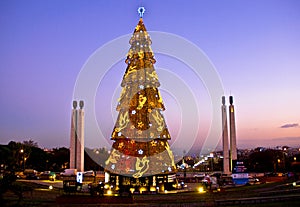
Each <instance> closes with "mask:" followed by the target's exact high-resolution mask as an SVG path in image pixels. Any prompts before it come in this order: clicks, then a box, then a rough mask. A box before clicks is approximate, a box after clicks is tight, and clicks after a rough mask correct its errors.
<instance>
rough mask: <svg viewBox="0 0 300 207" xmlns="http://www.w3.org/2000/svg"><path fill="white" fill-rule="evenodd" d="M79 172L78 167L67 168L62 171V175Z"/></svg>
mask: <svg viewBox="0 0 300 207" xmlns="http://www.w3.org/2000/svg"><path fill="white" fill-rule="evenodd" d="M76 174H77V169H65V170H64V171H63V172H61V173H60V175H61V176H73V175H76Z"/></svg>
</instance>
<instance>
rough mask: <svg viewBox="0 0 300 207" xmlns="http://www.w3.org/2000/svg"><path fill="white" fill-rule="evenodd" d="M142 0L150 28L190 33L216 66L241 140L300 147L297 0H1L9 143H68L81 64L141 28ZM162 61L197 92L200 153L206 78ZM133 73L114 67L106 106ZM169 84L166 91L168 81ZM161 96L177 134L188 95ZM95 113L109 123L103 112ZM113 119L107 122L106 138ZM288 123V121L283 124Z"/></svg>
mask: <svg viewBox="0 0 300 207" xmlns="http://www.w3.org/2000/svg"><path fill="white" fill-rule="evenodd" d="M141 5H143V6H145V8H146V13H145V15H144V22H145V25H146V28H147V29H148V31H162V32H168V33H172V34H176V35H179V36H181V37H183V38H185V39H186V40H188V41H190V42H192V43H194V44H195V45H196V46H197V47H199V48H200V49H201V50H202V51H203V52H204V53H205V54H206V55H207V57H208V58H209V59H210V61H211V62H212V64H213V65H214V66H215V68H216V71H217V72H218V74H219V76H220V78H221V80H222V83H223V87H224V92H225V95H226V96H228V95H230V94H231V95H233V96H234V103H235V106H236V113H237V114H236V120H237V135H238V140H237V143H238V146H240V147H245V146H256V145H260V144H270V145H275V144H277V143H280V142H277V143H276V142H275V141H274V140H282V139H283V140H286V142H287V143H289V142H288V141H289V140H296V143H299V142H298V141H299V137H300V128H299V123H300V120H299V117H300V110H299V106H300V92H299V91H300V90H299V89H300V85H299V82H300V59H299V55H300V39H299V37H300V2H299V1H297V0H294V1H293V0H263V1H261V0H252V1H247V0H239V1H238V0H228V1H220V0H210V1H204V0H203V1H176V0H175V1H174V0H173V1H158V0H152V1H128V0H126V1H116V0H112V1H96V0H89V1H82V0H81V1H80V0H77V1H76V0H75V1H74V0H72V1H71V0H64V1H58V0H51V1H50V0H44V1H37V0H29V1H14V0H2V1H1V2H0V12H1V16H0V27H1V33H0V45H1V48H0V60H1V61H0V95H1V99H0V108H1V109H2V110H1V119H0V141H1V143H2V144H6V143H8V142H9V141H10V140H15V141H23V140H27V139H33V140H35V141H37V142H38V143H39V145H40V146H43V147H57V146H68V144H69V131H70V111H71V105H72V104H71V103H72V97H73V90H74V85H75V82H76V79H77V77H78V74H79V72H80V70H81V68H82V67H83V65H84V63H85V62H86V61H87V60H88V58H89V57H90V56H91V55H92V54H93V53H94V52H95V51H96V50H97V49H98V48H100V47H101V46H103V45H104V44H106V43H107V42H109V41H112V40H114V39H115V38H118V37H120V36H122V35H125V34H130V33H132V32H133V30H134V27H135V26H136V24H137V23H138V18H139V17H138V15H137V8H138V7H139V6H141ZM153 44H155V43H153ZM129 47H130V45H129V44H128V49H129ZM125 49H127V48H125ZM154 52H155V51H154ZM191 55H192V54H191ZM125 56H126V54H124V58H125ZM156 59H157V63H156V65H155V67H156V68H168V69H169V70H172V71H174V73H175V74H177V75H178V76H179V77H181V78H182V80H184V81H185V82H188V86H189V87H190V88H191V91H192V93H194V96H195V97H196V100H197V104H198V106H199V109H198V110H199V114H200V117H201V121H200V126H199V129H200V132H199V133H198V137H197V141H195V143H194V146H193V149H194V150H197V149H198V148H199V147H200V145H201V143H202V142H203V139H205V137H206V135H207V133H208V131H209V128H210V126H209V122H210V119H211V118H210V117H209V116H210V115H209V114H210V113H211V111H210V110H211V109H210V106H209V102H210V100H209V94H208V93H207V91H206V90H205V86H204V85H203V83H201V81H200V82H199V83H198V82H195V81H196V80H195V77H193V76H192V75H191V74H186V75H185V74H181V73H182V71H181V72H180V69H179V68H183V69H182V70H184V66H182V65H180V63H178V62H176V60H172V61H169V59H168V58H166V57H164V56H163V55H157V56H156ZM99 68H100V69H101V66H99ZM125 69H126V65H125V63H124V62H123V61H121V62H119V63H116V65H115V66H114V67H113V68H112V69H111V70H110V73H109V74H107V76H106V77H107V78H108V79H110V77H113V79H112V78H111V79H110V81H107V80H106V79H103V82H101V84H100V86H99V90H98V93H97V95H96V104H99V105H101V98H103V97H105V100H108V101H109V102H110V103H111V99H112V98H111V96H112V94H111V93H108V92H111V91H115V90H119V89H120V86H119V83H120V81H121V79H122V77H123V74H124V72H125ZM186 70H187V69H186ZM158 71H159V70H158ZM161 73H162V72H161ZM187 73H188V72H187ZM161 84H162V91H163V89H164V87H166V86H163V82H162V83H161ZM168 87H172V86H168ZM174 87H176V84H174ZM118 88H119V89H118ZM102 92H103V93H102ZM162 95H163V98H164V101H165V105H166V112H165V116H166V119H167V121H168V125H169V128H170V131H171V134H172V135H173V137H176V136H177V134H178V125H180V121H178V119H180V117H181V115H180V114H179V115H174V112H176V111H178V110H179V108H180V106H179V105H180V100H179V101H178V100H177V101H176V97H173V98H172V94H169V93H168V92H167V91H166V92H163V94H162ZM173 95H174V94H173ZM115 96H116V97H117V96H118V94H115ZM113 104H114V103H112V104H111V105H112V106H111V105H109V104H106V105H107V106H108V107H109V109H107V111H109V112H110V111H111V108H113V107H115V105H116V103H115V105H113ZM101 107H102V105H101ZM168 109H169V110H170V111H169V112H168ZM95 110H96V113H97V117H99V118H98V119H99V120H100V121H99V122H100V123H101V120H102V119H101V113H102V112H101V110H104V109H101V110H100V109H99V108H98V109H97V108H96V109H95ZM114 113H116V112H114ZM173 115H174V116H173ZM113 116H115V114H114V115H113ZM168 117H169V118H168ZM202 117H203V118H202ZM287 124H288V125H287ZM110 125H111V126H110ZM113 125H114V123H113V122H108V123H103V126H105V132H104V135H105V136H107V139H109V136H110V133H111V131H112V129H113ZM284 125H287V126H288V127H281V126H284ZM172 127H173V129H172ZM93 139H95V138H93ZM201 140H202V141H201ZM268 140H270V142H268ZM260 141H263V142H260ZM294 142H295V141H294ZM87 143H88V142H87ZM290 143H292V142H290ZM293 144H295V143H293ZM92 145H94V144H92Z"/></svg>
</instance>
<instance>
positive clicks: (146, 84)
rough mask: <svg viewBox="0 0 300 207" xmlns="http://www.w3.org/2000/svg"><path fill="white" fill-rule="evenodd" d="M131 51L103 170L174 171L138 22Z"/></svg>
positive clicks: (145, 37) (137, 174) (149, 58)
mask: <svg viewBox="0 0 300 207" xmlns="http://www.w3.org/2000/svg"><path fill="white" fill-rule="evenodd" d="M129 43H130V45H131V47H130V49H129V51H128V54H127V59H126V60H125V62H126V64H127V68H126V72H125V74H124V77H123V80H122V83H121V87H122V92H121V95H120V98H119V100H118V101H119V102H118V106H117V111H119V115H118V118H117V120H116V124H115V127H114V130H113V132H112V135H111V139H112V140H114V143H113V146H112V148H113V149H112V151H111V154H110V157H109V158H108V160H107V161H106V169H107V170H109V171H111V172H113V173H116V174H123V175H129V176H133V177H136V178H138V177H141V176H149V175H154V174H158V173H163V172H166V171H172V170H173V169H175V164H174V158H173V154H172V151H171V150H170V146H169V144H168V142H167V141H168V140H169V139H170V134H169V131H168V129H167V126H166V123H165V119H164V117H163V114H162V111H163V110H165V108H164V104H163V101H162V98H161V95H160V93H159V90H158V87H159V86H160V83H159V81H158V77H157V74H156V71H155V69H154V66H153V64H154V63H155V62H156V61H155V59H154V55H153V52H152V50H151V47H150V45H151V39H150V36H149V35H148V33H147V31H146V28H145V25H144V23H143V19H142V18H140V20H139V23H138V24H137V26H136V28H135V30H134V33H133V35H132V37H131V39H130V41H129Z"/></svg>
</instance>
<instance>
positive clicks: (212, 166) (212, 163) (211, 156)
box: [209, 152, 214, 172]
mask: <svg viewBox="0 0 300 207" xmlns="http://www.w3.org/2000/svg"><path fill="white" fill-rule="evenodd" d="M209 157H210V158H211V171H212V172H213V171H214V153H212V152H211V153H210V154H209Z"/></svg>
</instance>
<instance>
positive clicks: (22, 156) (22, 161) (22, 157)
mask: <svg viewBox="0 0 300 207" xmlns="http://www.w3.org/2000/svg"><path fill="white" fill-rule="evenodd" d="M20 154H21V160H20V170H21V169H22V164H23V163H24V149H20Z"/></svg>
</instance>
